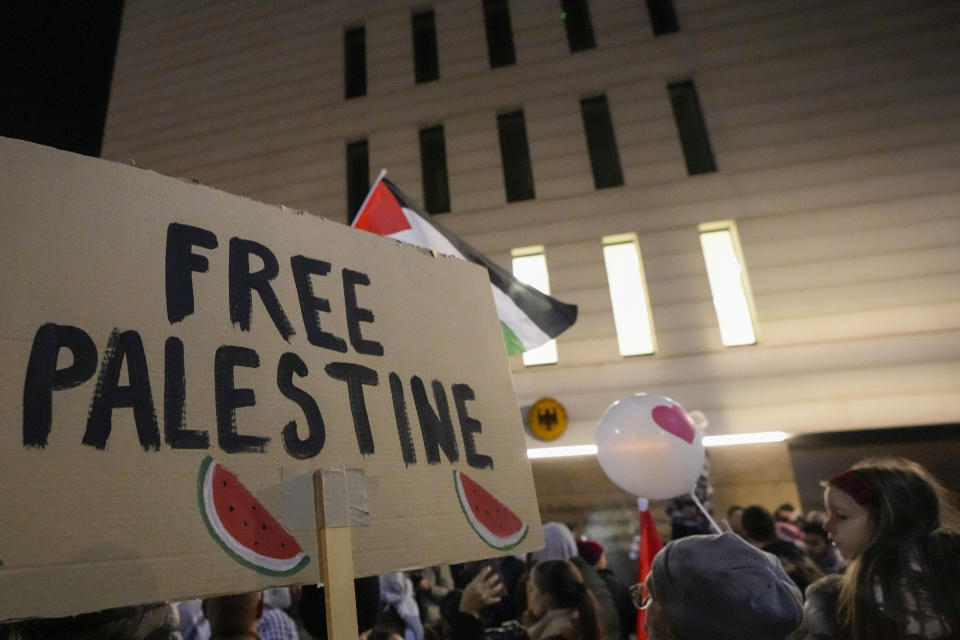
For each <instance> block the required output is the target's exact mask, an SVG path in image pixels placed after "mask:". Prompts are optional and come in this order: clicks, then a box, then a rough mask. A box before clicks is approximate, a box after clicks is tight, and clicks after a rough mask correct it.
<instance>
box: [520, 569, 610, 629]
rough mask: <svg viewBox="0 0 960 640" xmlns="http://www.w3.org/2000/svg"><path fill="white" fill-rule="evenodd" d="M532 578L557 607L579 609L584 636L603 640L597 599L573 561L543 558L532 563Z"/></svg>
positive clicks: (541, 591)
mask: <svg viewBox="0 0 960 640" xmlns="http://www.w3.org/2000/svg"><path fill="white" fill-rule="evenodd" d="M530 579H531V580H533V581H534V584H535V585H536V587H537V590H538V591H540V593H542V594H544V595H546V596H548V597H549V598H550V603H551V604H552V605H553V607H554V608H559V609H576V610H577V614H578V616H579V627H580V629H579V631H580V638H581V640H603V635H602V634H601V632H600V623H599V621H598V619H597V602H596V600H594V598H593V594H592V593H590V592H589V591H588V590H587V587H586V585H585V584H583V576H581V575H580V571H579V570H578V569H577V568H576V567H575V566H573V564H571V563H570V562H568V561H566V560H544V561H543V562H539V563H537V564H536V565H535V566H534V567H533V571H532V573H531V576H530Z"/></svg>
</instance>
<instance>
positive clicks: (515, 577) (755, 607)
mask: <svg viewBox="0 0 960 640" xmlns="http://www.w3.org/2000/svg"><path fill="white" fill-rule="evenodd" d="M823 489H824V510H823V511H815V512H810V513H808V514H806V516H802V515H801V514H799V513H798V512H797V511H795V510H794V509H793V508H792V507H791V506H790V505H782V506H781V507H780V508H778V509H777V510H775V511H774V512H773V513H771V512H770V511H768V510H767V509H765V508H764V507H762V506H758V505H751V506H748V507H746V508H741V507H739V506H735V507H731V508H730V510H729V511H728V513H727V518H726V522H727V523H728V528H729V529H730V531H727V532H724V533H704V532H702V531H699V530H698V529H697V528H696V526H695V524H694V522H695V520H696V518H694V517H692V516H693V514H692V513H689V512H685V511H683V507H684V505H679V507H678V509H679V510H678V513H680V514H681V515H682V517H684V518H685V520H684V525H683V527H684V529H683V530H682V531H680V530H679V529H677V528H674V539H672V540H671V541H670V542H669V543H668V544H667V545H666V546H665V547H664V548H663V549H662V550H661V551H660V552H659V553H658V554H657V556H656V557H655V559H654V561H653V565H652V568H651V570H650V573H649V575H648V576H646V577H645V579H644V580H643V582H642V583H640V584H636V585H632V586H628V585H625V584H623V583H621V582H620V581H618V580H617V578H616V577H615V576H614V574H613V572H612V571H610V569H609V568H608V567H607V562H606V554H605V553H604V549H603V547H602V546H601V545H600V544H598V543H597V542H595V541H590V540H585V539H580V540H578V539H576V538H575V537H574V535H573V533H572V532H571V531H570V529H569V528H568V527H567V526H566V525H564V524H561V523H556V522H551V523H547V524H545V525H544V526H543V535H544V543H545V544H544V547H543V548H542V549H539V550H537V551H534V552H532V553H530V554H527V555H526V556H507V557H505V558H498V559H495V560H487V561H482V562H471V563H466V564H462V565H454V566H451V567H446V566H442V567H441V566H436V567H425V568H423V569H421V570H419V571H412V572H397V573H393V574H388V575H384V576H378V577H372V578H363V579H358V580H356V581H355V591H356V597H357V624H358V629H359V631H360V638H361V640H448V639H449V640H500V639H504V640H510V639H513V638H521V639H529V640H629V639H630V638H631V636H633V635H634V634H635V633H636V629H637V627H636V624H637V623H636V620H637V618H636V616H637V611H638V610H645V612H646V616H645V623H644V624H645V631H646V634H647V636H648V638H649V640H703V639H719V640H734V639H745V640H747V639H748V640H887V639H894V638H896V639H906V640H949V639H958V638H960V520H958V513H957V505H956V503H955V497H954V496H953V495H952V494H950V493H949V492H948V491H946V490H945V489H944V488H943V487H942V486H941V485H940V484H939V483H938V482H937V480H936V479H935V478H934V477H933V476H932V475H931V474H929V473H928V472H927V471H926V470H925V469H924V468H923V467H921V466H920V465H918V464H916V463H914V462H911V461H908V460H904V459H900V458H878V459H867V460H864V461H862V462H860V463H858V464H856V465H854V466H853V467H851V468H849V469H847V470H846V471H843V472H842V473H839V474H837V475H836V476H834V477H832V478H830V479H829V480H827V481H825V482H824V483H823ZM178 637H179V638H182V639H183V640H208V639H210V640H242V639H250V640H256V639H258V638H259V639H261V640H311V639H317V638H320V639H323V638H325V637H326V614H325V608H324V597H323V590H322V588H317V587H303V588H302V589H301V588H283V589H271V590H269V591H266V592H253V593H243V594H236V595H231V596H224V597H218V598H210V599H207V600H203V601H199V600H197V601H189V602H181V603H176V604H175V605H166V604H158V605H151V606H144V607H131V608H126V609H119V610H110V611H104V612H98V613H94V614H86V615H83V616H76V617H73V618H67V619H61V620H27V621H21V622H19V623H15V624H10V625H6V626H3V627H0V640H47V639H50V638H76V639H78V640H127V639H137V640H143V639H146V640H168V639H173V638H178ZM338 640H339V639H338Z"/></svg>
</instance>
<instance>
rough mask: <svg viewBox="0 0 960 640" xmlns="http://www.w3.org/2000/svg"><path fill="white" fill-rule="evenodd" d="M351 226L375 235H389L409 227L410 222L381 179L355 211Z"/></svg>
mask: <svg viewBox="0 0 960 640" xmlns="http://www.w3.org/2000/svg"><path fill="white" fill-rule="evenodd" d="M353 226H354V227H355V228H357V229H363V230H364V231H369V232H371V233H376V234H377V235H381V236H389V235H392V234H394V233H398V232H400V231H405V230H406V229H409V228H410V222H409V221H408V220H407V216H405V215H404V214H403V210H402V209H401V208H400V203H399V202H397V199H396V197H394V195H393V193H391V191H390V189H389V188H388V187H387V185H386V184H384V182H383V181H382V180H381V181H380V182H378V183H377V186H376V187H375V188H374V190H373V192H372V193H370V195H369V196H368V197H367V201H366V202H365V203H364V206H363V207H362V208H361V209H360V211H359V212H358V213H357V218H356V219H355V220H354V221H353Z"/></svg>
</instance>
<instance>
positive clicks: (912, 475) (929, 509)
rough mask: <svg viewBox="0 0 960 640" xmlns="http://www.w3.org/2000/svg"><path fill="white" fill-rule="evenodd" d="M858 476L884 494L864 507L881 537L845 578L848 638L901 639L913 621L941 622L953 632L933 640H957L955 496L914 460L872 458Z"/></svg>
mask: <svg viewBox="0 0 960 640" xmlns="http://www.w3.org/2000/svg"><path fill="white" fill-rule="evenodd" d="M851 469H853V470H855V471H856V473H857V474H858V475H859V476H860V477H861V478H863V479H864V480H866V481H867V482H868V483H869V484H870V485H872V486H873V487H875V488H876V489H877V490H878V493H877V495H876V496H875V497H872V498H870V499H867V500H866V501H865V502H863V503H862V506H863V507H864V508H865V509H866V510H867V513H868V515H869V518H870V522H871V524H872V525H873V535H872V537H871V539H870V541H869V543H868V544H867V546H866V548H865V549H864V550H863V552H861V554H860V555H859V556H858V557H857V558H856V559H854V560H853V561H852V562H851V563H850V566H849V567H848V568H847V572H846V574H845V576H844V580H843V586H842V588H841V590H840V597H839V599H838V601H837V618H838V619H837V623H838V626H839V630H840V636H841V637H843V638H850V639H852V640H874V639H882V638H901V637H904V636H905V634H906V629H905V627H906V623H907V619H908V618H909V617H910V616H911V615H913V616H920V617H921V621H922V619H923V618H929V617H937V618H939V621H940V623H941V625H944V626H945V627H946V628H944V629H943V635H942V636H939V635H938V636H931V637H948V636H949V637H954V636H952V635H951V634H957V633H960V605H958V604H957V603H958V602H960V528H958V524H960V523H958V517H957V510H956V507H955V498H954V496H953V495H952V494H951V493H950V492H948V491H947V490H946V489H944V488H943V487H942V486H941V485H940V483H939V482H937V480H936V479H935V478H934V477H933V476H932V475H930V473H929V472H928V471H927V470H926V469H924V468H923V467H922V466H921V465H919V464H917V463H916V462H913V461H911V460H906V459H903V458H867V459H865V460H862V461H861V462H858V463H857V464H855V465H854V466H853V467H851ZM878 591H879V593H880V594H881V596H882V602H881V601H878V598H877V592H878ZM920 637H925V636H922V635H921V636H920Z"/></svg>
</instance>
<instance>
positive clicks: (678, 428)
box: [650, 404, 696, 444]
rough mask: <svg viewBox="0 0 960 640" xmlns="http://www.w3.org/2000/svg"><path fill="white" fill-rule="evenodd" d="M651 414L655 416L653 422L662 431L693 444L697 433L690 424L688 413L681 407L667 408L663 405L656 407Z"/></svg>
mask: <svg viewBox="0 0 960 640" xmlns="http://www.w3.org/2000/svg"><path fill="white" fill-rule="evenodd" d="M650 413H651V416H653V421H654V422H656V423H657V425H658V426H659V427H660V428H661V429H663V430H664V431H666V432H667V433H672V434H673V435H675V436H677V437H678V438H680V439H681V440H686V441H687V442H689V443H690V444H693V439H694V437H696V431H695V430H694V426H693V425H692V424H691V423H690V418H688V417H687V412H686V411H684V410H683V409H681V408H680V405H677V404H675V405H673V406H671V407H667V406H665V405H662V404H661V405H658V406H656V407H654V408H653V411H652V412H650Z"/></svg>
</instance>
